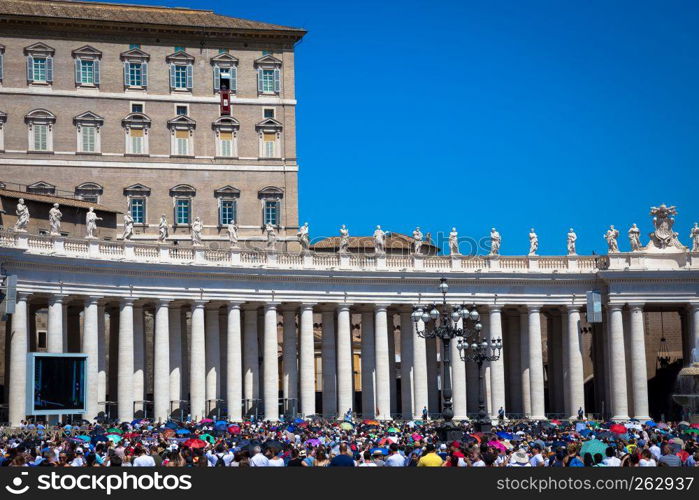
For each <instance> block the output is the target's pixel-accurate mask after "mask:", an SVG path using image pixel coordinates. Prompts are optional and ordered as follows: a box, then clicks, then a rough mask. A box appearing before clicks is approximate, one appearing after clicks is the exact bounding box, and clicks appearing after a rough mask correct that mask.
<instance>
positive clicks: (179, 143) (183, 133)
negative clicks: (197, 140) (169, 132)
mask: <svg viewBox="0 0 699 500" xmlns="http://www.w3.org/2000/svg"><path fill="white" fill-rule="evenodd" d="M175 151H176V152H175V154H176V155H177V156H187V155H188V154H189V131H188V130H175Z"/></svg>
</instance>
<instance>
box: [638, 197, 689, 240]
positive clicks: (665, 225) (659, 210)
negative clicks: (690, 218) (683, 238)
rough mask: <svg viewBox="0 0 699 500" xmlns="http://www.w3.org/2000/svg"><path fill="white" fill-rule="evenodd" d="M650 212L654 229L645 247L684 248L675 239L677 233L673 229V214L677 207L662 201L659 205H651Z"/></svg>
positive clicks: (675, 212) (675, 213)
mask: <svg viewBox="0 0 699 500" xmlns="http://www.w3.org/2000/svg"><path fill="white" fill-rule="evenodd" d="M650 214H651V215H652V216H653V225H654V226H655V231H653V232H652V233H650V240H651V241H650V243H649V244H648V246H647V247H646V249H648V250H653V249H655V250H667V249H681V250H686V248H685V247H684V245H682V243H680V241H679V240H678V239H677V236H678V233H676V232H675V231H673V229H672V226H673V225H674V224H675V218H674V217H673V216H674V215H677V208H676V207H674V206H671V207H668V206H666V205H665V204H664V203H663V204H662V205H660V206H659V207H651V208H650Z"/></svg>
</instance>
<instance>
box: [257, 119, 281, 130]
mask: <svg viewBox="0 0 699 500" xmlns="http://www.w3.org/2000/svg"><path fill="white" fill-rule="evenodd" d="M282 128H284V127H283V125H282V124H281V122H278V121H277V120H275V119H274V118H267V119H265V120H262V121H261V122H258V123H256V124H255V130H273V131H275V132H279V131H280V130H281V129H282Z"/></svg>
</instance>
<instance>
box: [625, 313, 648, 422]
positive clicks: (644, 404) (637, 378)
mask: <svg viewBox="0 0 699 500" xmlns="http://www.w3.org/2000/svg"><path fill="white" fill-rule="evenodd" d="M629 308H630V310H631V325H630V326H631V346H630V347H631V349H630V350H631V352H630V354H631V390H632V391H633V414H634V415H633V416H634V418H637V419H638V420H640V421H641V422H645V421H646V420H649V419H650V416H649V412H648V371H647V367H646V339H645V333H644V331H643V304H640V303H637V304H629Z"/></svg>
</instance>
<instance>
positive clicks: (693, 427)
mask: <svg viewBox="0 0 699 500" xmlns="http://www.w3.org/2000/svg"><path fill="white" fill-rule="evenodd" d="M690 427H691V428H692V429H699V424H691V425H690Z"/></svg>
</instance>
